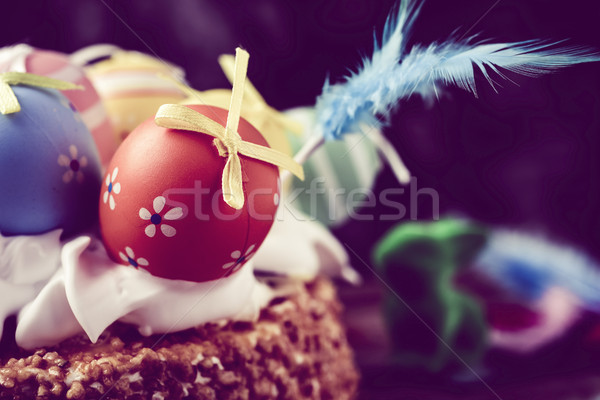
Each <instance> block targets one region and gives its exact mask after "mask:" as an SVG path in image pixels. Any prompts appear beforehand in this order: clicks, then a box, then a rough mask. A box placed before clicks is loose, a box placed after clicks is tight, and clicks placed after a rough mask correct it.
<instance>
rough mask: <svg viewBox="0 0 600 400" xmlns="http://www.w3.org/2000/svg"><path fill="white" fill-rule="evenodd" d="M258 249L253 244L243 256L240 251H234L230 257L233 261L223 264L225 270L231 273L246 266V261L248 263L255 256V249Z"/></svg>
mask: <svg viewBox="0 0 600 400" xmlns="http://www.w3.org/2000/svg"><path fill="white" fill-rule="evenodd" d="M255 248H256V245H255V244H252V245H250V246H249V247H248V249H247V250H246V252H245V253H243V254H242V252H241V251H240V250H235V251H232V252H231V254H230V256H231V258H232V259H233V261H231V262H228V263H226V264H223V266H222V268H223V269H231V272H232V273H233V272H235V271H237V270H238V269H240V268H241V267H242V265H244V263H245V262H246V261H248V260H249V259H250V258H251V257H252V256H253V255H254V249H255Z"/></svg>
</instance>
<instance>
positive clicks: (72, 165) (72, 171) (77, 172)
mask: <svg viewBox="0 0 600 400" xmlns="http://www.w3.org/2000/svg"><path fill="white" fill-rule="evenodd" d="M77 155H78V151H77V147H75V145H73V144H72V145H70V146H69V156H66V155H64V154H61V155H59V156H58V165H60V166H61V167H65V168H67V171H66V172H65V173H64V174H63V176H62V180H63V182H64V183H69V182H71V181H72V180H73V178H75V179H76V180H77V182H79V183H81V182H83V177H84V175H83V172H81V168H85V167H86V166H87V165H88V159H87V157H86V156H81V157H77Z"/></svg>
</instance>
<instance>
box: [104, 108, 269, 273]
mask: <svg viewBox="0 0 600 400" xmlns="http://www.w3.org/2000/svg"><path fill="white" fill-rule="evenodd" d="M187 107H189V108H191V109H193V110H195V111H198V112H200V113H202V114H204V115H207V116H209V117H210V118H211V119H213V120H215V121H217V122H219V123H220V124H221V125H223V126H225V123H226V121H227V111H226V110H223V109H220V108H217V107H210V106H201V105H192V106H187ZM238 132H239V134H240V136H241V137H242V139H243V140H244V141H248V142H252V143H256V144H259V145H262V146H268V145H267V142H266V141H265V139H264V138H263V137H262V135H261V134H260V133H259V132H258V131H257V130H256V129H255V128H254V127H253V126H252V125H251V124H250V123H248V122H247V121H246V120H244V119H240V125H239V129H238ZM213 140H214V139H213V137H211V136H209V135H207V134H203V133H197V132H189V131H184V130H175V129H166V128H162V127H159V126H157V125H156V124H155V123H154V119H153V118H152V119H149V120H147V121H146V122H144V123H143V124H141V125H140V126H138V127H137V128H136V129H135V130H133V131H132V132H131V134H130V135H129V136H128V137H127V139H125V141H124V142H123V143H122V144H121V146H120V147H119V149H118V150H117V152H116V153H115V156H114V157H113V159H112V160H111V162H110V164H109V167H108V169H107V173H106V176H105V179H104V182H103V186H102V190H101V193H100V229H101V232H102V238H103V240H104V244H105V246H106V248H107V251H108V253H109V255H110V256H111V258H112V259H113V260H115V261H117V262H120V263H122V264H127V265H132V266H133V267H136V268H144V269H146V270H148V271H149V272H150V273H151V274H153V275H156V276H160V277H163V278H170V279H183V280H188V281H196V282H202V281H208V280H213V279H218V278H222V277H225V276H228V275H229V274H231V273H234V272H236V271H237V270H238V269H239V268H241V267H242V266H243V265H244V263H245V262H246V261H247V260H248V259H249V258H250V257H251V256H252V255H253V254H254V252H255V251H256V250H257V249H258V247H259V246H260V244H261V243H262V241H263V240H264V238H265V236H266V235H267V233H268V232H269V229H270V228H271V225H272V223H273V219H274V215H275V211H276V209H277V205H278V202H279V196H280V194H279V189H278V187H279V184H278V179H279V170H278V168H277V167H276V166H274V165H271V164H268V163H266V162H263V161H258V160H256V159H253V158H249V157H246V156H244V155H241V154H240V159H241V164H242V175H243V189H244V194H245V202H244V206H243V207H242V208H241V209H240V210H235V209H233V208H232V207H230V206H229V205H227V204H226V203H225V202H224V200H223V195H222V190H221V187H222V186H221V185H222V183H221V177H222V174H223V168H224V166H225V163H226V161H227V158H225V157H222V156H220V155H219V152H218V150H217V147H216V146H215V144H214V143H213Z"/></svg>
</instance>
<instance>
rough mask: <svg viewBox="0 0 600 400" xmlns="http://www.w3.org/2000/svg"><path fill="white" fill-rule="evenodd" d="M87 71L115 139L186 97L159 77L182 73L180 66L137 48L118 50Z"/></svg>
mask: <svg viewBox="0 0 600 400" xmlns="http://www.w3.org/2000/svg"><path fill="white" fill-rule="evenodd" d="M86 72H87V74H88V77H89V78H90V79H91V81H92V82H93V83H94V86H95V88H96V90H98V93H99V94H100V97H101V98H102V100H103V102H104V105H105V106H106V109H107V111H108V115H109V117H110V120H111V121H112V124H113V126H114V129H115V134H116V135H117V137H116V140H117V141H118V143H121V142H122V141H123V139H125V137H126V136H127V135H128V134H129V132H131V131H132V130H133V129H135V128H136V127H137V126H138V125H139V124H141V123H142V122H144V121H145V120H146V119H148V118H150V117H152V116H153V115H154V114H156V110H157V109H158V107H160V106H161V105H163V104H170V103H178V102H180V101H181V100H183V99H184V98H185V94H184V93H183V91H182V90H181V89H179V87H178V86H177V85H176V84H174V83H173V82H171V81H169V80H167V79H164V78H161V77H160V74H163V75H165V76H172V77H173V76H175V75H183V72H181V71H180V69H179V68H177V67H174V66H173V65H171V64H167V63H165V62H164V61H161V60H158V59H156V58H154V57H151V56H149V55H146V54H143V53H139V52H136V51H123V50H117V51H115V52H114V53H112V54H111V55H110V58H108V59H105V60H102V61H100V62H97V63H94V64H91V65H90V66H88V67H86Z"/></svg>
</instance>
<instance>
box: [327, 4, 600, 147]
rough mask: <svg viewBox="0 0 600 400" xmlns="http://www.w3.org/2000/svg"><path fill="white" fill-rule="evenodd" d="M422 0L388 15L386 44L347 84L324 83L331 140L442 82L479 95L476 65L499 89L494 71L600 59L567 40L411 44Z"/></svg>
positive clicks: (376, 123) (377, 122)
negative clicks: (408, 39)
mask: <svg viewBox="0 0 600 400" xmlns="http://www.w3.org/2000/svg"><path fill="white" fill-rule="evenodd" d="M421 5H422V2H421V1H411V0H405V1H402V2H401V3H400V5H399V6H398V7H397V10H395V11H393V12H392V13H391V14H390V16H389V17H388V19H387V21H386V24H385V27H384V30H383V35H382V41H381V45H379V44H378V43H377V40H376V39H375V46H374V51H373V55H372V57H371V59H365V60H364V61H363V65H362V67H361V68H360V70H359V71H358V72H356V73H353V74H352V75H350V76H349V77H347V78H346V79H345V81H344V82H343V83H340V84H336V85H331V84H330V83H329V81H327V82H325V85H324V87H323V92H322V94H321V96H319V98H318V99H317V104H316V110H317V130H318V131H320V132H322V134H323V136H324V137H325V139H326V140H332V139H340V138H341V137H342V136H343V135H344V134H345V133H349V132H356V131H359V130H360V129H361V126H365V125H366V126H369V127H371V126H372V127H376V128H379V127H381V125H382V124H383V122H382V120H383V121H385V119H386V117H387V116H388V114H389V113H390V112H391V110H392V109H393V108H394V107H395V106H396V105H397V103H398V101H399V100H401V99H405V98H408V97H410V96H412V95H413V94H419V95H421V96H423V97H425V98H432V97H433V96H437V93H438V91H439V89H440V88H441V87H443V86H449V85H453V86H457V87H459V88H461V89H464V90H466V91H468V92H471V93H473V94H474V95H475V96H477V90H476V87H475V66H477V69H478V70H479V71H481V73H482V74H483V76H484V77H485V78H486V79H487V81H488V82H489V83H490V85H491V86H492V87H493V88H494V90H496V88H495V86H494V82H493V80H492V77H493V76H497V77H500V78H502V79H505V80H508V77H506V76H505V75H504V73H503V72H502V69H503V70H506V71H510V72H514V73H516V74H520V75H525V76H529V77H535V76H538V75H542V74H546V73H549V72H552V71H554V70H555V69H558V68H562V67H566V66H569V65H573V64H578V63H585V62H593V61H600V54H599V53H597V52H594V51H593V50H591V49H588V48H586V47H581V46H565V47H561V46H560V45H561V43H562V42H548V41H543V40H537V39H535V40H528V41H522V42H515V43H483V42H479V43H472V40H473V39H472V38H471V39H466V40H461V39H455V38H452V37H451V38H449V39H448V40H447V41H446V42H443V43H439V44H438V43H433V44H430V45H429V46H421V45H418V46H414V47H413V48H412V49H410V51H407V49H406V40H407V37H408V35H409V34H410V29H411V26H412V25H413V23H414V21H415V19H416V17H417V15H418V12H419V10H420V8H421Z"/></svg>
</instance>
